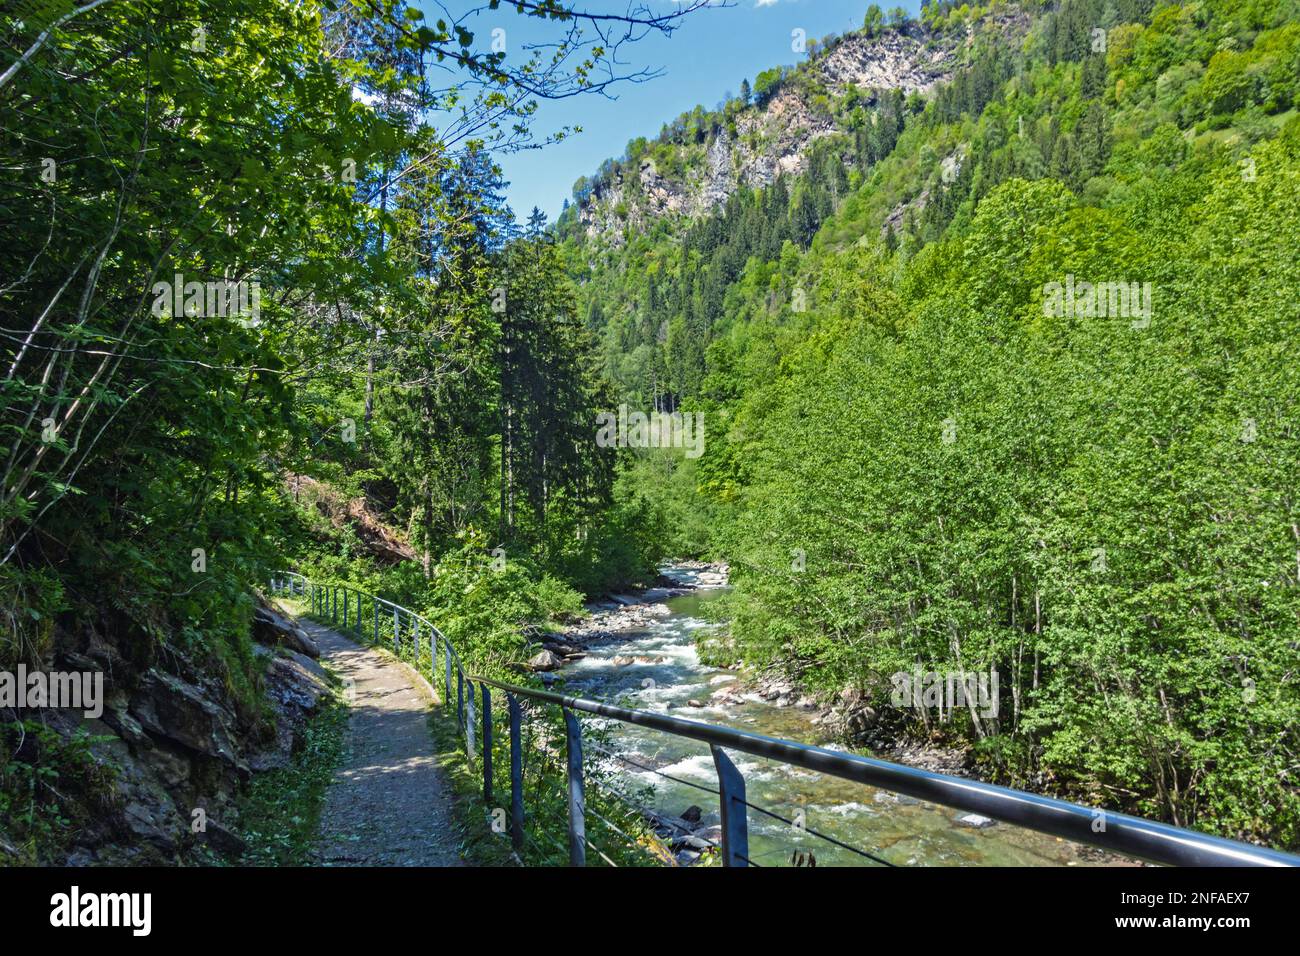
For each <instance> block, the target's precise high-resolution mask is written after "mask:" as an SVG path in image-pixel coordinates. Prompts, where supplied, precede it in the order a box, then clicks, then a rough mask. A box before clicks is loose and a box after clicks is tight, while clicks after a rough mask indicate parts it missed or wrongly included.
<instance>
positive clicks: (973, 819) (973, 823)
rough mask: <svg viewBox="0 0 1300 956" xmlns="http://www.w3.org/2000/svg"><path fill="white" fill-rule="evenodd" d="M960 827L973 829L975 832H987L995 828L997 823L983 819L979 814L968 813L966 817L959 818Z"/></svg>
mask: <svg viewBox="0 0 1300 956" xmlns="http://www.w3.org/2000/svg"><path fill="white" fill-rule="evenodd" d="M956 822H957V824H958V825H959V826H963V827H971V828H972V829H975V830H986V829H988V828H989V827H991V826H993V825H994V824H995V823H996V822H997V821H996V820H991V819H990V818H988V817H982V816H980V815H979V814H978V813H968V814H966V815H965V816H961V817H958V818H957V820H956Z"/></svg>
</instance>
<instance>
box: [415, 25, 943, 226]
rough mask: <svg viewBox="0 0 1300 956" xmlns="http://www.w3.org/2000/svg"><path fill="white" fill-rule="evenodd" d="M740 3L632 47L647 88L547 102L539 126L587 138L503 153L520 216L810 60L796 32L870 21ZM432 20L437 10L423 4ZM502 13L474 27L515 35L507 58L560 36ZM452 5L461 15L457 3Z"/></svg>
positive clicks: (630, 64)
mask: <svg viewBox="0 0 1300 956" xmlns="http://www.w3.org/2000/svg"><path fill="white" fill-rule="evenodd" d="M644 2H646V3H647V4H648V5H649V6H650V7H651V8H652V9H656V10H658V9H669V8H671V7H672V6H673V3H672V0H644ZM877 2H878V3H879V5H880V6H881V8H883V9H885V10H888V9H890V8H892V7H894V6H902V7H904V8H906V9H907V10H908V11H909V12H910V13H912V14H913V15H915V14H916V12H917V9H918V7H919V6H920V3H919V0H901V2H900V0H877ZM578 3H579V5H580V6H582V8H583V9H587V10H590V11H596V12H603V13H612V12H616V11H617V12H623V11H624V10H626V9H627V4H626V2H625V0H587V2H586V4H585V6H583V0H578ZM733 3H734V5H733V6H730V7H725V8H720V9H706V10H699V11H697V12H695V13H692V14H691V15H690V16H688V17H686V18H685V19H684V20H683V21H682V23H681V25H680V26H679V27H678V29H677V30H676V31H675V32H674V33H673V35H672V36H671V37H667V38H664V37H660V36H658V35H652V36H649V37H647V38H645V39H644V40H642V41H640V42H638V43H636V44H634V45H632V46H629V47H626V48H625V52H624V59H625V60H626V61H627V63H626V65H625V68H624V69H625V71H626V72H634V71H636V70H638V69H640V68H642V67H648V68H652V69H662V70H663V71H664V72H663V75H661V76H659V77H658V78H656V79H652V80H650V81H648V82H645V83H641V84H630V83H628V84H620V85H619V86H617V87H616V88H614V89H613V90H612V91H611V94H612V95H614V96H616V97H617V98H616V99H605V98H602V97H600V96H597V95H584V96H579V97H575V98H573V99H568V100H559V101H544V102H542V103H541V104H540V106H539V109H538V111H537V113H536V115H535V117H534V120H535V121H534V124H533V126H534V130H535V131H536V133H537V134H539V135H542V134H545V133H548V132H550V131H552V130H555V129H558V128H561V127H564V126H573V125H580V126H582V128H583V132H582V133H580V134H578V135H575V136H573V137H571V138H569V139H568V140H566V141H565V142H562V143H559V144H556V145H554V146H547V147H546V148H544V149H541V150H526V151H523V152H521V153H516V154H513V155H504V156H501V157H499V161H500V163H501V167H502V169H503V170H504V172H505V176H506V179H507V180H509V181H510V188H509V190H508V191H507V196H508V199H509V201H510V205H511V206H512V207H513V208H514V211H515V214H516V215H517V216H519V217H520V218H521V219H522V218H524V217H526V216H527V214H528V211H529V210H530V209H531V208H532V207H533V206H538V207H540V208H541V209H542V211H543V212H545V213H546V214H547V216H548V217H549V218H551V219H554V218H555V216H556V215H557V214H558V213H559V211H560V207H561V204H562V203H563V201H564V200H565V199H566V198H568V196H569V195H570V190H571V188H572V186H573V183H574V181H575V180H576V179H577V178H578V177H579V176H583V175H588V174H590V173H592V172H594V171H595V169H596V167H597V166H599V165H600V163H601V162H602V161H603V160H605V159H606V158H608V157H611V156H619V155H621V154H622V153H623V150H624V148H625V147H626V146H627V143H628V141H629V140H631V139H634V138H636V137H637V136H646V137H649V138H653V137H654V136H656V135H658V133H659V129H660V127H661V126H662V125H663V124H664V123H665V122H667V121H668V120H671V119H672V118H673V117H675V116H677V115H679V114H681V113H683V112H685V111H687V110H690V109H692V108H694V107H695V105H696V104H697V103H698V104H702V105H704V106H705V107H707V108H712V107H714V106H716V105H717V104H718V103H719V102H720V101H721V100H722V99H723V97H724V95H725V94H726V93H728V92H731V93H733V94H734V93H736V92H738V91H739V89H740V81H741V79H743V78H747V79H748V80H749V81H750V83H751V84H752V83H753V81H754V76H755V75H756V74H757V73H759V72H760V71H762V70H765V69H767V68H768V67H771V66H776V65H778V64H792V63H794V62H796V61H797V60H799V59H801V58H802V57H801V55H799V54H796V53H794V52H792V50H791V31H792V30H794V29H796V28H798V29H802V30H804V31H805V33H806V35H807V36H808V37H809V38H810V39H820V38H821V37H823V36H825V35H826V34H828V33H843V32H845V31H847V30H850V29H855V28H857V27H859V26H861V24H862V18H863V15H864V13H865V12H866V9H867V6H868V5H869V0H733ZM419 5H420V6H421V7H422V8H423V9H424V10H425V12H426V15H427V18H428V20H429V21H434V20H436V19H437V16H438V14H437V9H438V8H437V7H436V6H434V5H433V4H432V3H430V2H428V0H419ZM507 7H508V4H507V3H505V2H503V3H502V4H501V8H500V9H499V10H496V11H492V12H485V13H483V14H481V15H480V16H479V17H478V18H477V19H476V20H475V22H474V23H473V24H472V25H471V26H470V28H471V29H472V30H473V31H474V33H475V46H479V45H481V46H482V47H483V48H484V49H486V48H488V46H489V45H490V43H491V31H492V29H493V28H494V27H497V26H499V27H501V28H502V29H504V30H505V31H506V33H505V40H506V54H507V57H508V58H509V59H512V60H518V61H522V60H523V59H525V54H524V52H523V50H522V49H521V48H522V46H523V45H524V44H526V43H529V42H537V41H539V40H542V39H546V38H554V37H555V36H556V35H557V30H556V26H555V25H553V24H545V23H539V22H537V21H535V20H533V19H531V18H526V17H521V16H519V15H518V14H516V13H514V11H513V10H510V9H507ZM451 9H453V10H454V9H456V7H455V5H451Z"/></svg>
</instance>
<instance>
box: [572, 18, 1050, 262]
mask: <svg viewBox="0 0 1300 956" xmlns="http://www.w3.org/2000/svg"><path fill="white" fill-rule="evenodd" d="M1029 23H1030V19H1029V17H1028V15H1026V14H1025V13H1024V11H1022V10H1019V9H1018V8H1014V7H1007V8H1005V9H999V10H998V11H996V12H995V13H993V14H992V15H990V16H989V17H988V18H986V20H985V22H984V24H983V25H982V27H981V29H987V30H990V31H994V32H997V33H999V34H1001V35H1003V36H1006V37H1018V36H1022V35H1023V34H1024V33H1025V31H1026V30H1027V29H1028V27H1029ZM974 39H975V37H974V33H973V32H968V33H966V34H961V33H947V34H934V33H929V32H927V31H926V30H925V29H924V28H922V27H920V26H917V25H915V24H911V25H909V26H908V27H907V28H906V29H904V30H901V31H900V30H888V31H885V32H884V33H881V34H879V35H877V36H875V37H868V36H865V35H863V34H861V33H852V34H848V35H846V36H844V37H841V38H840V39H838V40H837V41H836V42H835V43H834V44H832V45H831V46H829V47H828V48H827V49H826V50H825V51H824V52H821V53H819V54H818V55H817V56H815V57H814V58H813V59H812V60H810V61H808V62H807V63H806V64H804V65H803V66H802V67H801V68H800V71H799V72H800V77H799V80H798V81H797V82H787V83H786V84H784V85H783V86H782V87H781V88H780V89H779V90H778V92H777V93H776V94H775V95H774V96H772V97H771V99H769V100H768V101H767V102H765V103H764V104H763V105H762V106H751V107H749V108H747V109H743V110H741V111H740V112H739V113H738V114H737V115H736V117H735V124H734V129H729V128H728V127H727V126H723V127H722V128H721V129H720V130H718V132H717V133H716V134H715V135H714V136H712V137H711V138H710V139H709V140H708V142H707V143H706V144H705V147H704V154H703V160H702V162H701V161H698V160H697V161H696V162H695V163H694V164H693V165H692V166H691V168H690V169H689V170H688V171H687V172H686V174H685V175H683V176H682V177H681V181H676V180H674V179H671V178H668V177H666V176H664V175H662V174H661V173H660V171H659V170H658V169H657V168H656V166H655V163H654V161H653V160H651V159H648V158H641V159H639V160H638V161H637V168H636V169H635V171H634V172H629V171H627V170H625V169H623V168H622V167H619V166H615V167H614V170H613V173H612V176H611V178H610V179H609V181H607V182H600V183H597V184H596V186H595V188H594V189H593V191H592V192H591V195H590V196H588V197H586V198H585V200H584V201H583V202H582V203H581V204H580V206H579V208H578V219H579V222H580V223H581V224H582V227H583V231H584V232H585V233H586V235H587V237H588V238H596V237H600V238H602V239H603V240H604V241H605V242H607V243H608V244H609V245H611V246H615V247H618V246H621V245H622V243H623V241H624V238H623V231H624V229H631V230H633V231H636V230H640V229H643V228H645V227H646V226H648V225H649V224H650V222H651V221H653V220H656V219H661V218H665V217H673V216H682V217H686V218H695V217H698V216H702V215H705V214H707V213H710V212H712V211H713V210H715V209H717V208H718V207H720V206H722V205H723V204H725V203H726V202H727V200H728V199H729V198H730V197H731V195H732V194H733V193H735V192H736V190H737V189H739V188H741V187H746V188H756V187H761V186H767V185H770V184H771V183H772V182H774V181H775V180H776V178H777V177H778V176H779V175H781V174H783V173H784V174H798V173H801V172H803V171H804V170H805V169H806V168H807V163H808V154H809V148H810V146H811V145H812V143H813V142H814V141H815V140H817V139H819V138H821V137H825V136H829V135H831V134H833V133H837V132H843V129H841V128H840V126H839V125H838V124H837V122H836V119H835V117H834V116H833V115H831V112H829V111H828V110H827V107H826V101H827V100H833V99H834V98H836V97H839V96H842V95H843V94H844V93H846V92H847V91H848V90H849V89H850V87H854V88H857V89H858V90H859V91H862V92H863V93H864V94H865V95H867V96H873V95H876V94H878V93H879V92H881V91H885V90H899V91H901V92H902V93H903V94H904V95H905V96H906V95H909V94H912V93H927V92H928V91H930V90H931V89H932V88H933V87H934V86H935V85H936V84H937V83H940V82H942V81H945V80H947V79H949V78H951V77H952V75H953V74H954V72H955V71H956V70H957V69H959V66H960V63H961V59H962V58H961V54H962V52H963V50H964V49H965V48H966V47H969V46H970V45H971V44H972V43H973V42H974ZM823 94H824V96H825V99H823Z"/></svg>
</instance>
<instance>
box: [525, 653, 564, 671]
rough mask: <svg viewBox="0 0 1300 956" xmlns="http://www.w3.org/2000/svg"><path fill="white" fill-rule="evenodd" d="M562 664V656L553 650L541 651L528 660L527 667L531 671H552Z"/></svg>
mask: <svg viewBox="0 0 1300 956" xmlns="http://www.w3.org/2000/svg"><path fill="white" fill-rule="evenodd" d="M563 665H564V658H563V657H561V656H560V655H559V654H556V653H555V652H554V651H542V652H540V653H539V654H537V655H536V656H535V657H531V658H529V660H528V669H529V670H533V671H553V670H555V669H556V668H557V667H561V666H563Z"/></svg>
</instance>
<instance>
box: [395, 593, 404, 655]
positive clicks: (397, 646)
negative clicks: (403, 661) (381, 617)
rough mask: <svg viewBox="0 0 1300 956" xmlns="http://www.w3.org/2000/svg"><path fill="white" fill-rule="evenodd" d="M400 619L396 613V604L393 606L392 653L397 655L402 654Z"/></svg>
mask: <svg viewBox="0 0 1300 956" xmlns="http://www.w3.org/2000/svg"><path fill="white" fill-rule="evenodd" d="M401 630H402V628H401V619H400V617H399V616H398V613H397V606H396V605H394V606H393V653H394V654H396V655H397V656H398V657H401V656H402V635H401Z"/></svg>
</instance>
